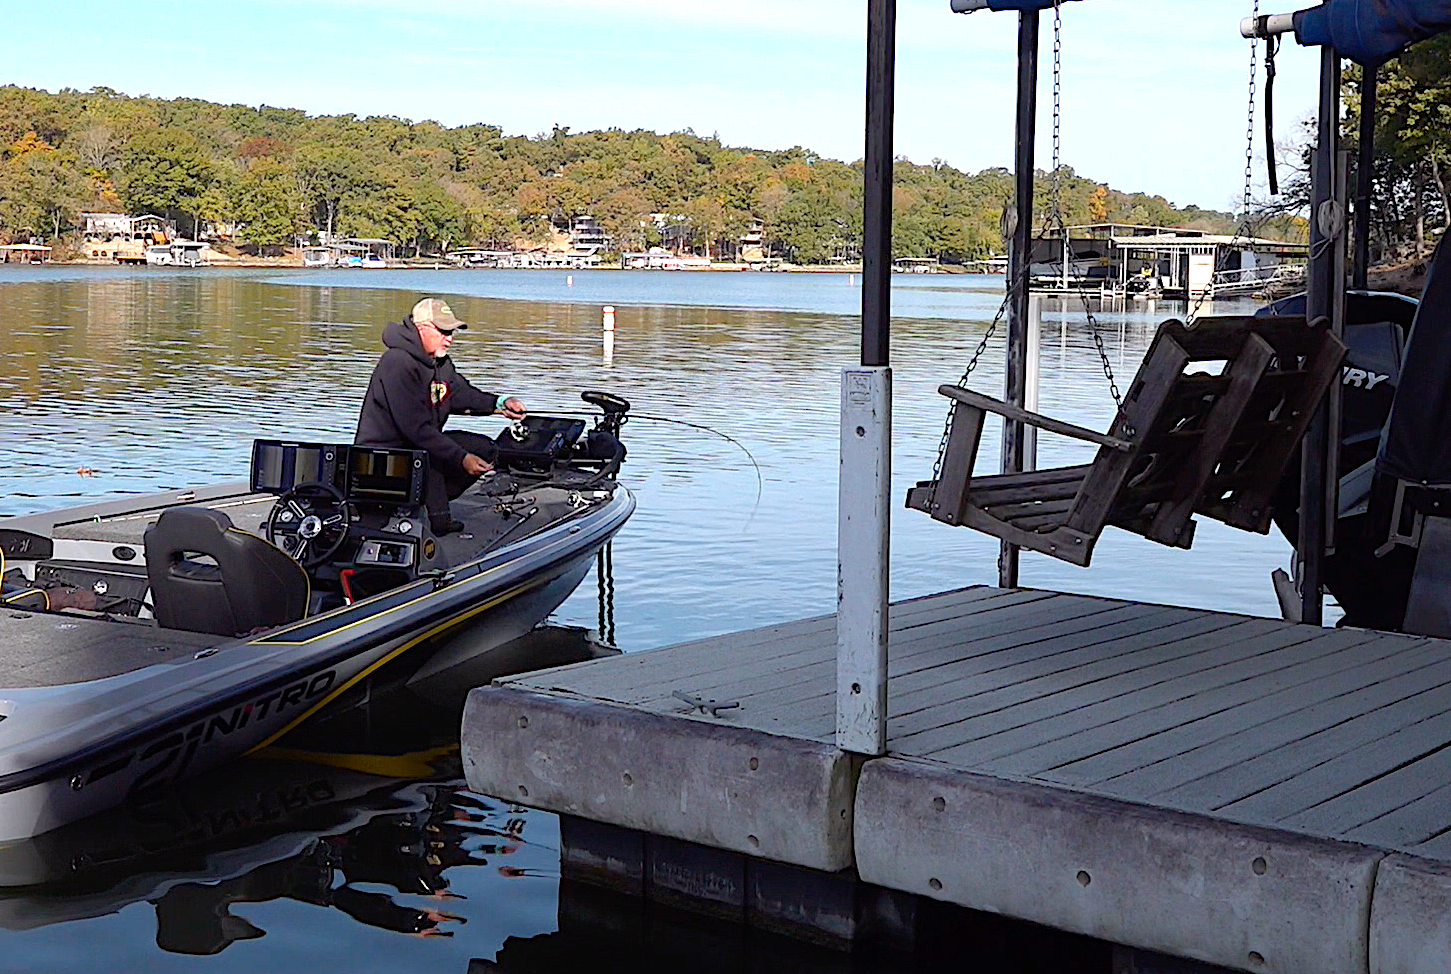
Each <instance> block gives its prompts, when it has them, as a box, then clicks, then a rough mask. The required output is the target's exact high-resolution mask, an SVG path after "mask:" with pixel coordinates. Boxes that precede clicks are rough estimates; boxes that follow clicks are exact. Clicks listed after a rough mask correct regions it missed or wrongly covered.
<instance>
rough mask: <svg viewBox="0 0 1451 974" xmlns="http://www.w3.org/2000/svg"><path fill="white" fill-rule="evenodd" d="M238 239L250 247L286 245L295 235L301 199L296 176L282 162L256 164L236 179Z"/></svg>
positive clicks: (264, 160)
mask: <svg viewBox="0 0 1451 974" xmlns="http://www.w3.org/2000/svg"><path fill="white" fill-rule="evenodd" d="M232 192H233V194H234V197H233V198H234V200H235V210H234V212H235V220H236V222H237V224H238V226H239V236H240V237H241V238H242V239H243V240H246V241H248V242H250V243H257V244H282V243H289V242H291V240H292V235H293V234H294V233H296V232H297V228H298V224H299V223H300V216H301V211H302V195H301V193H300V192H299V190H298V185H297V173H296V171H295V170H293V168H292V167H291V166H290V165H288V164H287V163H285V162H281V161H280V160H277V159H273V158H271V157H265V158H261V159H258V160H256V161H255V162H253V163H252V165H250V166H249V167H247V169H246V170H245V171H243V172H242V173H241V174H240V175H239V176H238V177H237V179H236V182H235V184H234V189H233V190H232Z"/></svg>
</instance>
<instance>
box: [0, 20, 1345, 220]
mask: <svg viewBox="0 0 1451 974" xmlns="http://www.w3.org/2000/svg"><path fill="white" fill-rule="evenodd" d="M898 4H899V24H898V47H897V58H898V61H897V63H898V79H897V81H898V87H897V129H896V148H897V152H898V154H899V155H905V156H907V157H909V158H910V159H912V160H913V161H914V162H923V163H925V162H928V161H930V160H932V159H934V158H941V159H945V160H947V161H948V162H950V163H951V164H953V165H955V166H957V167H959V168H962V169H967V170H971V171H976V170H979V169H983V168H986V167H989V166H1011V163H1012V151H1013V132H1012V125H1013V70H1014V51H1015V44H1016V42H1015V37H1016V22H1017V18H1016V15H1013V14H993V13H987V12H980V13H976V14H972V15H968V16H964V15H960V14H952V13H951V12H949V9H948V0H898ZM1299 5H1304V4H1303V3H1301V4H1299ZM8 6H9V7H10V9H8V10H7V11H6V19H7V21H8V23H7V30H6V32H5V39H4V40H3V41H0V51H3V52H4V54H5V57H4V64H5V65H6V68H5V71H4V80H5V81H7V82H10V83H15V84H23V85H31V86H34V87H40V88H48V89H51V90H55V89H57V88H61V87H73V88H81V89H86V88H90V87H92V86H95V85H105V86H107V87H111V88H115V89H117V90H119V91H124V92H126V93H128V94H151V95H157V96H163V97H173V96H178V95H189V96H194V97H200V98H207V99H212V100H216V101H222V102H239V103H244V104H263V103H265V104H270V105H279V106H285V107H291V108H302V109H305V110H307V111H309V112H312V113H342V112H352V113H356V114H359V115H399V116H402V117H405V118H412V119H424V118H434V119H437V120H439V121H441V122H443V123H445V124H449V125H456V124H462V123H467V122H489V123H493V124H496V125H500V126H502V127H503V128H504V130H505V131H506V132H508V133H510V134H529V135H532V134H536V133H538V132H541V131H548V130H549V129H550V128H551V127H552V126H553V125H554V124H556V123H557V124H560V125H567V126H569V127H570V128H572V129H574V130H576V131H578V130H584V129H591V128H603V127H612V126H613V127H623V128H637V127H639V128H647V129H653V130H656V131H671V130H677V129H683V128H693V129H694V130H695V131H697V132H699V133H702V134H710V133H717V134H719V136H720V137H721V139H722V140H724V141H725V142H727V143H729V144H732V145H749V146H754V147H758V148H767V149H775V148H785V147H788V146H791V145H803V146H806V147H808V148H810V149H813V150H815V151H817V152H819V153H821V154H822V155H824V156H828V157H832V158H843V159H854V158H858V157H860V155H861V153H862V148H861V147H862V111H863V90H864V70H865V68H864V65H865V57H866V55H865V36H866V27H865V24H866V2H865V0H234V2H230V3H228V2H212V3H207V2H200V3H198V2H195V0H148V2H146V3H135V2H125V3H117V2H115V0H108V2H91V0H60V2H52V3H48V4H44V3H15V4H11V5H8ZM1251 9H1252V4H1251V3H1249V2H1242V0H1086V2H1081V3H1068V4H1065V5H1064V8H1063V18H1064V95H1063V105H1064V108H1063V115H1064V122H1063V156H1064V161H1065V162H1067V163H1068V164H1069V165H1071V166H1073V167H1074V168H1075V169H1076V170H1077V171H1078V172H1080V173H1081V174H1083V175H1085V176H1089V177H1091V178H1094V179H1098V180H1100V181H1105V182H1109V183H1111V184H1112V185H1113V186H1114V187H1116V188H1118V189H1125V190H1141V191H1146V192H1151V193H1158V194H1162V195H1164V196H1166V197H1168V198H1169V199H1170V200H1171V201H1173V202H1175V203H1177V204H1180V205H1184V204H1188V203H1196V204H1198V205H1200V206H1206V207H1213V208H1217V209H1229V208H1232V206H1233V205H1234V204H1235V202H1236V201H1237V200H1238V199H1239V197H1240V196H1241V194H1242V192H1243V189H1242V187H1243V178H1244V176H1243V172H1244V150H1245V108H1246V94H1247V93H1246V87H1245V85H1246V81H1247V78H1248V54H1249V52H1248V47H1247V42H1246V41H1243V40H1241V39H1240V38H1239V36H1238V32H1237V25H1238V23H1239V20H1240V18H1241V17H1242V16H1244V15H1246V14H1248V13H1249V12H1250V11H1251ZM1281 9H1282V8H1280V7H1277V6H1273V5H1271V6H1267V7H1265V12H1278V11H1280V10H1281ZM1283 9H1284V10H1291V9H1294V6H1288V5H1287V6H1285V7H1284V8H1283ZM1050 36H1051V11H1050V12H1048V13H1047V14H1045V17H1044V40H1045V43H1044V47H1043V70H1044V81H1043V91H1042V95H1041V96H1040V107H1041V110H1042V113H1043V116H1044V120H1043V125H1042V130H1041V131H1042V135H1041V138H1040V141H1039V149H1038V151H1039V159H1040V165H1046V163H1047V161H1048V159H1049V155H1048V153H1049V148H1050V146H1049V142H1048V129H1047V119H1046V116H1047V109H1048V105H1049V102H1048V67H1049V65H1050V64H1051V45H1050V44H1049V43H1048V40H1049V38H1050ZM1317 71H1318V54H1317V52H1315V51H1312V50H1309V49H1301V48H1298V47H1297V46H1296V45H1295V44H1294V42H1293V40H1289V41H1287V42H1286V43H1285V46H1284V48H1283V50H1282V53H1281V58H1280V74H1279V79H1278V81H1277V98H1276V119H1277V122H1278V125H1279V134H1280V135H1281V137H1286V136H1289V135H1290V134H1291V133H1292V129H1293V128H1294V127H1295V123H1297V122H1298V121H1299V120H1300V119H1302V118H1304V117H1306V116H1307V115H1308V114H1309V113H1310V112H1311V111H1312V109H1313V106H1314V99H1315V90H1316V89H1315V85H1316V74H1317ZM1257 127H1258V123H1257ZM1255 151H1256V157H1257V162H1256V179H1257V181H1258V182H1259V183H1261V184H1262V183H1263V182H1264V175H1263V164H1262V162H1260V161H1259V158H1260V156H1262V153H1263V147H1262V142H1260V143H1257V145H1256V150H1255Z"/></svg>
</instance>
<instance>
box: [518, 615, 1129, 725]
mask: <svg viewBox="0 0 1451 974" xmlns="http://www.w3.org/2000/svg"><path fill="white" fill-rule="evenodd" d="M1101 611H1105V610H1103V609H1102V608H1101V607H1100V606H1099V605H1098V604H1097V603H1095V602H1091V601H1087V600H1085V601H1082V602H1078V601H1076V600H1074V601H1063V602H1059V601H1056V600H1050V599H1024V600H1020V601H1018V602H1016V603H1013V604H1004V603H996V604H995V608H994V609H993V610H992V611H990V612H988V611H983V612H980V613H974V614H971V615H961V614H959V615H956V616H952V617H949V618H946V619H933V620H932V621H930V622H922V623H921V624H916V625H907V626H893V628H892V631H891V636H892V639H893V642H894V644H896V645H897V646H898V647H899V649H900V650H901V652H900V653H899V655H900V656H902V657H903V658H907V657H910V655H911V652H912V647H913V646H914V645H915V644H917V643H919V642H921V641H923V640H927V641H929V642H930V641H934V640H940V639H941V638H942V637H943V635H944V634H950V633H964V632H966V633H976V632H988V631H992V630H994V629H995V628H997V627H1000V626H1002V625H1021V626H1027V625H1030V624H1031V620H1034V619H1037V618H1040V617H1043V616H1044V615H1045V614H1046V616H1047V617H1049V618H1055V617H1061V616H1063V615H1065V614H1069V613H1074V612H1101ZM978 619H984V620H986V621H984V622H980V623H976V624H974V623H975V621H976V620H978ZM767 645H768V646H775V647H779V651H778V652H770V651H762V652H755V653H749V654H747V653H743V652H737V651H736V650H735V648H734V647H723V646H717V645H716V644H714V643H711V644H705V645H703V646H697V647H694V648H692V649H690V650H687V649H683V648H680V647H675V648H673V649H672V651H671V652H670V653H669V654H662V655H669V656H670V657H672V658H671V659H670V660H669V661H668V662H664V661H660V660H657V661H656V662H657V663H658V664H659V665H655V666H650V667H644V668H641V667H638V666H637V667H636V668H635V672H627V671H626V669H625V668H623V667H621V668H618V669H617V668H613V667H611V668H602V667H594V666H592V664H580V668H579V669H577V670H573V671H571V672H570V673H569V674H568V677H567V682H565V683H561V682H560V680H559V677H560V676H561V675H563V671H555V673H554V674H553V680H552V685H553V686H555V687H557V688H569V689H575V690H577V691H579V692H589V693H601V694H609V695H611V696H612V698H614V699H618V700H619V701H621V702H630V703H646V702H648V701H650V700H652V699H655V698H656V697H661V696H663V697H669V696H670V695H671V693H672V692H673V691H674V690H677V689H678V690H686V691H688V692H691V693H700V692H709V693H712V694H713V695H718V694H720V693H726V694H728V695H732V696H734V695H736V691H737V690H738V689H739V688H741V687H750V688H757V687H776V686H781V685H786V684H791V683H795V682H803V681H804V682H811V681H813V680H815V679H818V678H819V677H818V675H817V673H816V671H817V670H820V669H821V668H822V667H827V668H831V669H832V670H833V671H834V667H835V660H836V631H835V628H834V627H833V628H831V629H829V630H826V631H813V632H811V633H806V634H802V635H801V636H799V637H796V638H794V639H792V640H790V641H784V640H783V641H780V642H777V643H774V644H767ZM651 652H653V653H660V652H661V651H659V650H652V651H651ZM632 655H634V656H637V657H638V656H641V655H643V654H632ZM722 659H727V660H729V661H730V662H729V665H727V666H721V665H720V661H721V660H722ZM524 682H526V683H528V684H530V685H535V684H537V681H536V680H535V679H534V678H531V679H529V680H528V681H524Z"/></svg>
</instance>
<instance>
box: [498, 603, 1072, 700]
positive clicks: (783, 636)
mask: <svg viewBox="0 0 1451 974" xmlns="http://www.w3.org/2000/svg"><path fill="white" fill-rule="evenodd" d="M948 594H949V595H951V596H958V595H961V596H963V597H962V598H961V599H957V598H954V599H948V598H945V597H944V598H943V599H942V600H941V601H938V602H933V601H932V600H931V599H930V598H928V599H918V600H912V601H910V602H905V603H899V604H898V605H895V606H893V611H892V615H891V622H892V623H893V625H894V626H895V625H908V626H910V625H911V624H913V623H914V622H916V621H918V620H920V619H924V618H933V617H935V616H937V615H939V614H942V613H949V614H951V613H954V612H955V613H957V614H958V615H962V616H964V617H967V618H970V617H971V616H972V615H973V614H976V613H978V612H981V611H984V609H985V607H987V606H998V607H1001V606H1008V605H1016V604H1020V603H1031V602H1039V601H1044V600H1047V599H1049V598H1050V597H1051V595H1050V593H1042V592H1002V591H1000V590H997V589H973V590H963V591H961V592H957V593H948ZM975 603H981V604H975ZM824 649H825V650H827V651H829V652H830V653H831V654H832V656H833V657H834V656H835V652H836V617H835V616H830V615H828V616H816V617H813V618H811V619H803V620H800V621H799V622H788V623H779V624H774V625H769V626H762V627H760V628H757V629H753V630H750V631H748V632H744V633H739V634H729V633H727V634H725V635H718V636H708V637H705V638H703V639H695V640H691V641H689V642H686V643H679V644H676V645H671V646H663V647H659V648H656V649H648V650H644V651H641V652H636V653H626V654H624V655H623V656H618V657H612V658H611V659H609V660H608V662H609V663H610V664H611V665H610V666H605V667H602V666H598V665H597V664H598V663H601V662H605V661H603V660H594V661H589V662H584V663H575V664H571V665H569V666H563V667H557V668H555V669H551V670H544V671H541V672H537V673H530V674H525V675H522V676H520V677H516V678H514V679H512V680H511V681H509V682H511V683H515V684H518V685H521V686H528V687H534V688H547V689H569V690H572V691H574V692H579V693H590V692H594V691H598V692H601V693H611V694H614V695H617V696H620V697H621V698H622V700H621V702H625V701H626V700H633V699H635V694H633V693H632V692H631V691H633V690H634V689H636V688H638V687H639V686H641V685H648V684H651V683H653V684H659V685H663V684H666V683H669V682H670V681H675V680H680V679H682V678H689V677H692V676H697V675H699V674H701V673H703V672H710V671H711V670H713V669H719V668H721V667H722V661H723V660H724V661H730V663H731V664H733V665H734V666H735V667H740V666H742V665H745V664H746V663H747V662H748V661H758V660H759V661H761V662H762V665H763V666H764V667H765V668H766V669H767V670H772V669H774V670H780V669H783V668H786V667H787V666H788V665H789V664H790V663H791V661H792V660H793V658H794V657H797V656H802V657H803V658H804V659H806V660H810V659H812V658H815V657H818V656H820V654H821V652H822V651H823V650H824Z"/></svg>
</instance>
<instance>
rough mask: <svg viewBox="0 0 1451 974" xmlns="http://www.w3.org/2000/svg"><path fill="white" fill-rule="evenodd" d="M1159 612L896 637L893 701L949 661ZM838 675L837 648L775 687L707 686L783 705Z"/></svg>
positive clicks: (994, 622) (1012, 620)
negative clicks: (779, 699) (905, 686)
mask: <svg viewBox="0 0 1451 974" xmlns="http://www.w3.org/2000/svg"><path fill="white" fill-rule="evenodd" d="M1083 611H1084V612H1088V611H1089V608H1088V607H1084V608H1083ZM1159 611H1162V610H1148V609H1140V610H1135V609H1133V608H1132V607H1124V608H1111V609H1107V610H1103V609H1097V608H1095V609H1094V610H1093V613H1092V614H1091V615H1085V616H1077V617H1074V618H1071V619H1062V618H1055V619H1053V620H1052V621H1049V622H1044V623H1039V624H1034V623H1035V622H1036V619H1035V617H1034V616H1033V615H1028V616H1010V615H1008V614H1007V613H1002V614H998V613H995V614H993V616H991V617H990V618H989V619H988V620H987V621H986V622H984V623H983V624H982V625H979V626H968V627H964V626H963V625H960V624H959V625H953V624H951V623H943V624H940V625H935V626H931V627H926V626H924V627H920V628H917V629H913V630H910V631H909V632H910V633H911V635H910V637H907V636H906V634H903V633H897V632H894V633H893V634H892V640H891V646H890V650H889V652H888V659H887V667H888V676H889V679H890V680H891V689H890V690H889V692H888V698H889V699H895V698H896V697H897V694H898V692H899V687H900V686H901V683H902V681H903V680H905V679H907V678H909V677H911V676H912V675H914V674H916V673H918V672H919V671H927V670H932V669H935V668H937V667H940V666H941V665H942V663H943V660H944V659H951V660H959V661H961V662H962V663H963V665H964V666H974V665H976V666H978V667H980V668H981V669H984V670H987V669H992V668H993V665H992V664H991V663H989V662H986V661H985V657H989V656H992V657H994V658H996V657H997V655H998V654H1001V653H1005V652H1008V651H1011V650H1021V651H1022V652H1024V653H1029V654H1031V653H1034V652H1035V649H1034V644H1036V643H1037V642H1038V641H1039V640H1041V639H1043V638H1045V637H1047V636H1051V635H1054V634H1058V633H1067V634H1068V636H1069V638H1074V639H1077V638H1080V637H1082V638H1087V637H1083V636H1082V634H1084V633H1091V632H1098V631H1099V630H1100V628H1101V626H1100V622H1101V621H1102V620H1110V621H1112V620H1118V619H1120V618H1122V617H1123V616H1129V617H1130V620H1129V621H1127V622H1124V623H1123V625H1125V626H1129V627H1138V628H1142V627H1143V625H1144V623H1143V622H1142V620H1143V618H1144V617H1145V616H1146V615H1148V614H1150V613H1152V612H1159ZM1104 624H1106V623H1104ZM1004 626H1007V627H1009V629H1010V631H1009V632H1008V633H1006V634H1003V633H1000V630H1001V629H1002V628H1003V627H1004ZM904 637H905V638H904ZM835 670H836V646H835V643H833V644H832V646H831V647H830V653H829V655H828V656H827V657H825V658H823V659H820V660H817V661H814V662H812V663H811V664H808V665H803V666H802V667H800V668H798V669H795V670H791V671H789V672H786V671H783V672H782V673H781V674H780V678H779V679H778V680H776V681H775V682H773V683H771V684H765V685H763V684H762V683H761V682H760V681H759V680H758V679H756V678H755V676H754V674H748V676H747V677H746V678H745V679H730V680H727V681H723V682H721V683H711V684H702V685H703V686H704V687H705V688H707V689H711V690H713V691H716V690H718V691H720V692H725V693H730V694H732V695H734V696H740V698H741V699H743V700H745V699H755V698H757V697H758V696H760V695H765V696H766V697H768V698H769V697H772V696H775V695H777V694H784V695H785V696H784V697H783V699H795V697H794V696H793V694H795V693H796V689H795V688H796V687H797V685H799V684H803V683H804V684H810V685H815V684H818V683H820V682H821V681H822V680H823V679H825V681H826V683H827V685H828V686H829V687H834V685H835V683H834V674H835ZM757 702H758V703H766V702H767V701H766V700H758V701H757Z"/></svg>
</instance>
